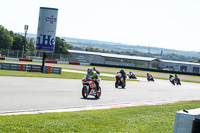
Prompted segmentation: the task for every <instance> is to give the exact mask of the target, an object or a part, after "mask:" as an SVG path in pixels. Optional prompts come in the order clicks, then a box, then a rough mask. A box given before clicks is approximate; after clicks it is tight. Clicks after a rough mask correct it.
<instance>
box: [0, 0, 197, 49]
mask: <svg viewBox="0 0 200 133" xmlns="http://www.w3.org/2000/svg"><path fill="white" fill-rule="evenodd" d="M0 3H1V8H0V25H2V26H4V28H6V29H8V30H12V31H13V32H24V25H29V29H28V33H33V34H37V27H38V17H39V9H40V7H51V8H58V19H57V30H56V36H60V37H72V38H81V39H90V40H99V41H108V42H118V43H124V44H130V45H141V46H150V47H160V48H168V49H177V50H184V51H199V52H200V0H0Z"/></svg>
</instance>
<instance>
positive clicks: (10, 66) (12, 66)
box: [0, 62, 62, 74]
mask: <svg viewBox="0 0 200 133" xmlns="http://www.w3.org/2000/svg"><path fill="white" fill-rule="evenodd" d="M0 70H15V71H27V72H41V71H42V66H41V65H32V64H16V63H4V62H0ZM61 72H62V68H61V67H51V66H44V70H43V73H53V74H61Z"/></svg>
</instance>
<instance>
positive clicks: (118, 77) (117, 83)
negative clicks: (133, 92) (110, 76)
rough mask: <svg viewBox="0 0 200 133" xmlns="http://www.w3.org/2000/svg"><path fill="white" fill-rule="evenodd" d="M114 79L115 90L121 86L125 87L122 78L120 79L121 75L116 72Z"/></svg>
mask: <svg viewBox="0 0 200 133" xmlns="http://www.w3.org/2000/svg"><path fill="white" fill-rule="evenodd" d="M115 78H116V81H115V87H116V88H118V86H121V87H122V88H124V87H125V86H126V82H125V81H124V78H123V77H122V74H121V73H119V72H118V73H117V75H116V76H115Z"/></svg>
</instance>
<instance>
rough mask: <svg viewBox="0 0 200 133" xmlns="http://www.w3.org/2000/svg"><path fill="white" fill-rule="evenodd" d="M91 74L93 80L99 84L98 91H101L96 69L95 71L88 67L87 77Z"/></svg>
mask: <svg viewBox="0 0 200 133" xmlns="http://www.w3.org/2000/svg"><path fill="white" fill-rule="evenodd" d="M90 76H92V80H93V81H94V82H95V84H96V86H97V91H99V82H98V75H97V73H96V72H95V71H93V69H92V68H88V70H87V74H86V79H87V78H88V77H90Z"/></svg>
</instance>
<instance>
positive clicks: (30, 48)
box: [26, 38, 36, 52]
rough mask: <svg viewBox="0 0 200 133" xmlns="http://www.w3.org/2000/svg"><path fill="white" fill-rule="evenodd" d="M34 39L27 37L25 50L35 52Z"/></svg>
mask: <svg viewBox="0 0 200 133" xmlns="http://www.w3.org/2000/svg"><path fill="white" fill-rule="evenodd" d="M34 44H35V40H34V39H33V38H30V39H28V43H27V47H26V50H27V51H31V52H35V51H36V49H35V45H34Z"/></svg>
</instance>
